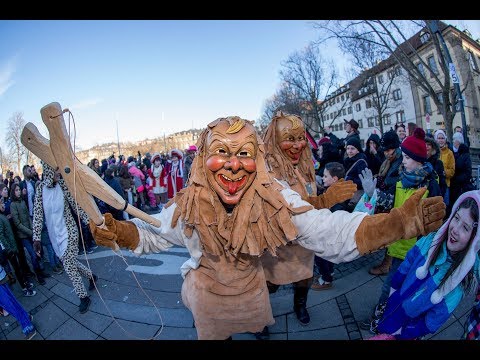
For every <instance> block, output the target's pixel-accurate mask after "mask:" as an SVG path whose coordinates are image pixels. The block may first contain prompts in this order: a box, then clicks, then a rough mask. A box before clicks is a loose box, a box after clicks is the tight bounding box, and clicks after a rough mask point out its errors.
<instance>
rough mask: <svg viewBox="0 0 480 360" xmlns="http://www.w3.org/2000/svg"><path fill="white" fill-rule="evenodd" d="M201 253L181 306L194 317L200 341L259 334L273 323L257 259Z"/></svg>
mask: <svg viewBox="0 0 480 360" xmlns="http://www.w3.org/2000/svg"><path fill="white" fill-rule="evenodd" d="M240 257H241V258H243V261H238V260H236V259H235V258H234V257H233V256H229V257H225V256H215V255H211V254H208V253H204V256H202V259H201V263H200V267H199V268H198V269H196V270H193V271H190V272H189V273H188V274H187V276H186V278H185V281H184V282H183V286H182V300H183V303H184V304H185V306H186V307H187V308H189V309H190V311H191V312H192V314H193V317H194V320H195V327H196V329H197V335H198V339H199V340H215V339H216V340H218V339H226V338H228V337H229V336H230V335H232V334H234V333H243V332H259V331H261V330H262V329H263V327H264V326H266V325H267V326H268V325H272V324H274V323H275V320H274V319H273V315H272V308H271V306H270V300H269V295H268V290H267V288H266V286H265V276H264V274H263V271H262V266H261V264H260V259H259V258H258V257H253V256H249V255H240Z"/></svg>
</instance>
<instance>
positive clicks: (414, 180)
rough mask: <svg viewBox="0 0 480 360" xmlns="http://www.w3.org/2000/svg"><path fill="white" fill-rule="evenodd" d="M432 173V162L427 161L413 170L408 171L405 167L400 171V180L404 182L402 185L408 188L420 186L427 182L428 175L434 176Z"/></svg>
mask: <svg viewBox="0 0 480 360" xmlns="http://www.w3.org/2000/svg"><path fill="white" fill-rule="evenodd" d="M432 173H433V167H432V164H430V163H429V162H426V163H424V164H423V165H422V166H421V167H419V168H418V169H415V170H413V171H408V172H407V171H405V169H402V171H401V172H400V181H401V182H402V186H403V187H404V188H406V189H411V188H418V187H420V186H421V184H423V183H424V182H425V179H427V177H431V176H432Z"/></svg>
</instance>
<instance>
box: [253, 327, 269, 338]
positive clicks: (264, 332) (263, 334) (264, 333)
mask: <svg viewBox="0 0 480 360" xmlns="http://www.w3.org/2000/svg"><path fill="white" fill-rule="evenodd" d="M255 338H256V339H257V340H268V339H270V330H268V326H265V327H264V328H263V330H262V331H260V332H256V333H255Z"/></svg>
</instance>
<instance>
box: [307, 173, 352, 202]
mask: <svg viewBox="0 0 480 360" xmlns="http://www.w3.org/2000/svg"><path fill="white" fill-rule="evenodd" d="M355 191H357V185H356V184H355V183H354V182H353V181H352V180H347V181H345V180H343V179H340V180H339V181H337V182H336V183H333V184H332V185H330V186H329V187H328V189H327V191H325V193H324V194H321V195H318V196H309V197H308V198H307V199H305V200H307V201H308V202H309V203H310V204H312V205H313V207H314V208H315V209H330V208H331V207H332V206H333V205H335V204H338V203H341V202H344V201H346V200H348V199H351V198H352V197H353V194H354V193H355Z"/></svg>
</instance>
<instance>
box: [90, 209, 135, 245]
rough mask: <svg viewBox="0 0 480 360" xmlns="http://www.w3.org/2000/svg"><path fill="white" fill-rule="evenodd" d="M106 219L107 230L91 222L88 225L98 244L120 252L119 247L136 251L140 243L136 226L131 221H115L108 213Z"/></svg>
mask: <svg viewBox="0 0 480 360" xmlns="http://www.w3.org/2000/svg"><path fill="white" fill-rule="evenodd" d="M104 217H105V226H106V229H104V228H102V227H99V226H97V225H95V223H94V222H93V221H91V220H90V222H89V223H88V225H89V227H90V231H91V232H92V235H93V238H94V239H95V241H96V242H97V244H99V245H102V246H108V247H110V248H112V249H113V250H118V247H119V246H120V247H124V248H128V249H130V250H135V249H136V247H137V246H138V243H139V242H140V236H139V234H138V229H137V227H136V226H135V224H134V223H132V222H131V221H119V220H115V219H114V218H113V216H112V214H110V213H106V214H105V215H104Z"/></svg>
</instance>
